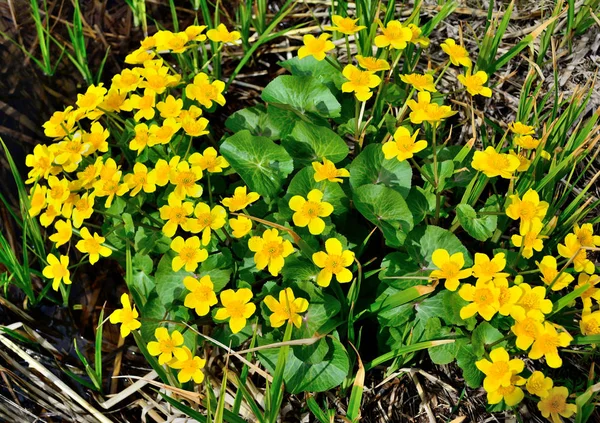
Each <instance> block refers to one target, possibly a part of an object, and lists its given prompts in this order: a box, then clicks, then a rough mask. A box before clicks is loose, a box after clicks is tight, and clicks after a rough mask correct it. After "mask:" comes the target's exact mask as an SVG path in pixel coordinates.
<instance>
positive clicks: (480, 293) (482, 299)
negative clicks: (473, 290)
mask: <svg viewBox="0 0 600 423" xmlns="http://www.w3.org/2000/svg"><path fill="white" fill-rule="evenodd" d="M492 298H494V296H493V295H492V291H490V290H489V289H488V288H481V289H478V290H477V294H476V295H475V302H477V303H478V304H481V305H487V304H488V303H489V302H490V301H491V300H492Z"/></svg>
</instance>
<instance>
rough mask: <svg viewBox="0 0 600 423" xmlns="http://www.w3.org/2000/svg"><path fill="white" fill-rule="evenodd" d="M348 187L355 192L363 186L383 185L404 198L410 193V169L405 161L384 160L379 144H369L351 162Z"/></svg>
mask: <svg viewBox="0 0 600 423" xmlns="http://www.w3.org/2000/svg"><path fill="white" fill-rule="evenodd" d="M348 168H349V170H350V185H351V186H352V189H353V190H356V189H357V188H359V187H362V186H363V185H368V184H373V185H385V186H386V187H388V188H392V189H393V190H395V191H397V192H398V193H400V195H402V197H404V198H406V197H407V196H408V193H409V191H410V186H411V179H412V169H411V167H410V164H409V163H408V162H407V161H406V160H405V161H402V162H400V161H398V160H396V159H395V158H394V159H391V160H386V159H385V156H384V154H383V151H382V150H381V144H370V145H367V146H366V147H365V149H364V150H363V151H362V152H361V153H360V154H359V155H358V156H357V157H356V158H355V159H354V160H353V161H352V164H351V165H350V166H349V167H348Z"/></svg>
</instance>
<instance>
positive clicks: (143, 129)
mask: <svg viewBox="0 0 600 423" xmlns="http://www.w3.org/2000/svg"><path fill="white" fill-rule="evenodd" d="M133 130H134V131H135V136H134V137H133V139H132V140H131V141H129V149H130V150H133V151H137V154H138V156H139V155H140V153H141V152H142V151H144V148H146V147H147V146H148V140H149V138H150V131H149V130H148V125H146V124H145V123H138V124H137V125H135V127H134V128H133Z"/></svg>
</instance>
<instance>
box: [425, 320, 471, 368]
mask: <svg viewBox="0 0 600 423" xmlns="http://www.w3.org/2000/svg"><path fill="white" fill-rule="evenodd" d="M459 330H460V329H459ZM425 337H426V339H427V340H435V339H445V338H448V339H450V338H454V337H456V334H455V333H453V332H452V328H449V327H448V326H442V323H441V321H440V319H438V318H437V317H433V318H431V319H430V320H429V321H427V323H426V325H425ZM467 342H468V339H467V338H458V339H456V340H455V342H453V343H452V344H444V345H438V346H436V347H433V348H429V349H428V350H427V352H428V353H429V357H430V358H431V361H433V362H434V363H435V364H438V365H443V364H449V363H452V362H453V361H454V360H455V359H456V354H457V352H458V350H459V348H460V347H461V345H463V344H465V343H467Z"/></svg>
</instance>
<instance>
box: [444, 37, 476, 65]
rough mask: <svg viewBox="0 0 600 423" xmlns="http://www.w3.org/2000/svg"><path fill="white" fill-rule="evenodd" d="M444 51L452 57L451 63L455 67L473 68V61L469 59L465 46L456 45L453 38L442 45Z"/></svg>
mask: <svg viewBox="0 0 600 423" xmlns="http://www.w3.org/2000/svg"><path fill="white" fill-rule="evenodd" d="M441 47H442V50H443V51H444V53H446V54H447V55H448V56H449V57H450V63H452V64H453V65H454V66H459V65H462V66H465V67H467V68H470V67H471V65H472V64H471V59H469V53H468V52H467V50H465V48H464V47H463V46H459V45H457V44H456V41H454V40H453V39H452V38H448V39H447V40H446V41H444V42H443V43H442V44H441Z"/></svg>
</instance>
